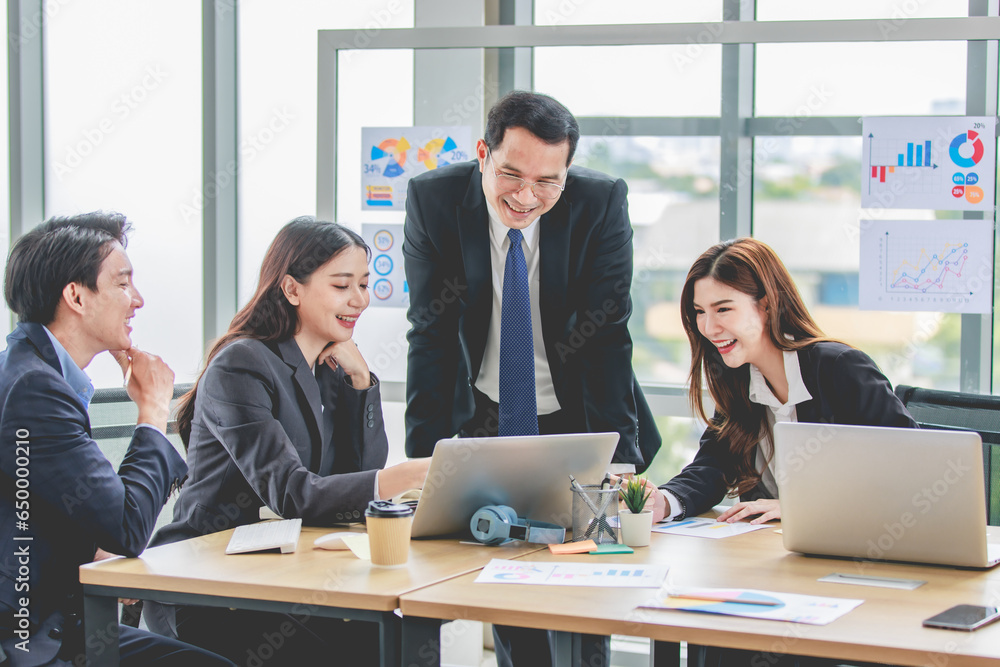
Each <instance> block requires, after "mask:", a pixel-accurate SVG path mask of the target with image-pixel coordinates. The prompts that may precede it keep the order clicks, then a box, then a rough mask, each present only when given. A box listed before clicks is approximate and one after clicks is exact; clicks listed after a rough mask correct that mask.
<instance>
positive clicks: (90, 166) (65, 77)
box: [39, 0, 203, 387]
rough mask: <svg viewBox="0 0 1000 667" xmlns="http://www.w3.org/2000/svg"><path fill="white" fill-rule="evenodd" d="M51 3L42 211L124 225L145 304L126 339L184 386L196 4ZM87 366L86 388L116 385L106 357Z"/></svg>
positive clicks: (195, 119) (195, 250) (197, 149)
mask: <svg viewBox="0 0 1000 667" xmlns="http://www.w3.org/2000/svg"><path fill="white" fill-rule="evenodd" d="M51 6H52V7H58V11H52V12H50V13H48V14H46V16H45V53H44V63H45V212H46V215H48V216H51V215H70V214H74V213H82V212H87V211H93V210H98V209H102V210H114V211H119V212H121V213H124V214H125V215H126V216H127V217H128V218H129V219H130V220H131V221H132V223H133V225H134V231H133V233H132V236H131V239H130V243H129V246H128V253H129V256H130V258H131V260H132V263H133V265H134V266H135V284H136V286H137V287H138V289H139V291H140V292H141V293H142V295H143V297H144V298H145V300H146V305H145V306H144V307H143V308H142V309H141V310H140V311H139V313H138V314H137V316H136V318H135V319H134V320H133V322H134V325H133V326H134V332H133V334H132V340H133V342H134V343H135V345H136V346H138V347H139V348H141V349H145V350H149V351H151V352H154V353H156V354H159V355H160V356H162V357H163V359H164V360H165V361H166V362H167V363H168V364H169V365H170V367H171V368H173V370H174V372H175V373H176V375H177V381H178V382H189V381H191V380H192V379H193V378H194V377H195V373H196V372H197V370H198V365H199V364H200V362H201V358H202V324H201V312H202V306H201V302H202V263H201V222H202V215H201V206H202V204H201V202H202V201H203V199H202V195H203V193H202V192H201V187H200V183H201V103H200V101H201V49H200V48H198V45H200V44H201V3H200V2H198V1H197V0H177V1H175V2H169V3H152V4H150V3H136V2H128V1H127V0H99V1H98V0H94V1H93V2H88V3H51ZM182 45H183V46H182ZM192 45H193V46H192ZM39 222H40V221H39ZM87 372H88V374H89V375H90V376H91V378H92V379H93V381H94V384H95V385H96V386H98V387H100V386H116V385H118V386H120V385H121V381H122V379H121V369H120V368H118V366H117V364H116V363H115V362H114V360H113V359H112V358H111V357H110V355H98V357H97V358H96V359H95V360H94V363H92V364H91V365H90V366H89V367H88V368H87Z"/></svg>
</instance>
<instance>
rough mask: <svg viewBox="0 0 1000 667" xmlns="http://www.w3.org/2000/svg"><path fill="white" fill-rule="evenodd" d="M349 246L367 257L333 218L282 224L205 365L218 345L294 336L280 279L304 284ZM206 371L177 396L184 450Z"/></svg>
mask: <svg viewBox="0 0 1000 667" xmlns="http://www.w3.org/2000/svg"><path fill="white" fill-rule="evenodd" d="M351 247H354V248H364V250H365V253H366V254H368V256H369V257H371V251H370V250H369V249H368V246H367V245H366V244H365V241H364V239H362V238H361V237H360V236H359V235H358V234H357V233H356V232H354V231H352V230H350V229H348V228H347V227H344V226H343V225H338V224H337V223H335V222H320V221H317V220H316V219H315V218H312V217H301V218H295V219H294V220H292V221H291V222H289V223H288V224H287V225H285V226H284V227H282V228H281V231H279V232H278V235H277V236H276V237H274V241H272V242H271V245H270V247H268V249H267V252H266V253H265V254H264V261H263V262H262V263H261V266H260V277H259V278H258V279H257V291H256V292H254V295H253V296H252V297H250V301H249V302H248V303H247V305H245V306H243V308H242V309H241V310H240V312H238V313H236V316H235V317H233V321H232V322H230V323H229V329H228V330H227V331H226V333H224V334H223V335H222V337H220V338H219V339H218V340H216V341H215V343H214V344H213V345H212V347H211V350H210V351H209V353H208V357H207V358H206V360H205V367H206V368H207V367H208V365H209V364H210V363H212V359H214V358H215V355H216V354H218V353H219V351H220V350H221V349H222V348H224V347H225V346H226V345H229V344H230V343H232V342H233V341H234V340H237V339H240V338H252V339H255V340H261V341H264V342H272V341H284V340H287V339H289V338H291V337H292V336H294V335H295V333H296V332H297V331H298V326H299V316H298V312H297V311H296V310H295V306H293V305H292V304H290V303H289V302H288V299H287V298H285V294H284V292H282V291H281V281H282V280H283V279H284V277H285V276H286V275H289V276H291V277H292V278H295V280H296V281H298V282H299V283H303V284H305V283H307V282H309V278H310V276H312V274H313V272H315V271H316V269H318V268H319V267H321V266H323V265H324V264H326V263H327V262H328V261H330V260H331V259H332V258H333V257H335V256H337V255H339V254H340V253H341V252H343V251H344V250H345V249H347V248H351ZM204 375H205V371H204V369H203V370H202V372H201V374H200V375H199V376H198V381H197V382H196V383H195V385H194V387H193V388H192V389H191V391H189V392H187V393H186V394H184V395H183V396H181V398H180V401H179V402H178V404H177V430H178V432H179V433H180V435H181V440H182V441H183V442H184V447H185V449H186V448H187V446H188V441H189V440H190V438H191V421H192V420H193V419H194V401H195V397H196V396H197V395H198V385H199V384H200V383H201V378H202V376H204Z"/></svg>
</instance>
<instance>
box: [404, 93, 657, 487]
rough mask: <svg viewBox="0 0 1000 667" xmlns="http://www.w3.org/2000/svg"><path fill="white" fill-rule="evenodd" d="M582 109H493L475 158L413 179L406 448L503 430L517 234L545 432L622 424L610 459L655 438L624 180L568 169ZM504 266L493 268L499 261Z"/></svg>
mask: <svg viewBox="0 0 1000 667" xmlns="http://www.w3.org/2000/svg"><path fill="white" fill-rule="evenodd" d="M579 136H580V133H579V128H578V126H577V122H576V119H575V118H573V116H572V114H570V112H569V111H568V110H566V108H565V107H564V106H563V105H561V104H560V103H559V102H557V101H555V100H554V99H552V98H550V97H547V96H545V95H538V94H534V93H526V92H514V93H511V94H509V95H507V96H505V97H504V98H503V99H501V100H500V101H499V102H497V104H496V105H495V106H494V107H493V109H491V111H490V114H489V119H488V122H487V127H486V134H485V138H483V139H481V140H479V142H478V144H477V146H476V152H477V156H476V157H477V159H476V160H475V161H472V162H467V163H462V164H457V165H454V166H449V167H444V168H441V169H436V170H434V171H431V172H428V173H427V174H424V175H422V176H420V177H418V178H415V179H413V180H412V181H410V184H409V190H408V193H407V199H406V224H405V227H404V236H405V238H404V243H403V257H404V261H405V268H406V279H407V285H408V289H409V293H410V308H409V312H408V317H409V320H410V323H411V325H412V326H411V330H410V332H409V334H408V336H407V338H408V341H409V356H408V369H407V382H406V393H407V408H406V453H407V455H408V456H430V454H431V452H432V451H433V448H434V444H435V443H436V442H437V441H438V440H440V439H442V438H449V437H452V436H453V435H455V434H460V435H463V436H482V435H496V434H497V428H498V415H499V408H498V403H499V397H498V392H497V385H498V379H497V373H498V371H497V366H498V357H499V348H500V344H499V335H500V334H499V330H500V314H501V292H502V288H501V279H500V278H499V276H500V275H502V271H503V261H504V260H503V257H502V254H501V253H502V252H505V250H504V249H506V248H507V247H508V246H509V241H508V240H507V239H506V237H504V236H503V234H505V233H506V230H508V229H518V230H521V231H522V232H523V237H524V244H525V250H526V252H525V258H526V260H527V262H526V263H527V268H528V275H529V280H530V281H531V301H532V327H531V329H532V333H533V344H534V347H535V355H534V356H535V375H536V377H535V387H536V393H537V413H538V429H539V432H541V433H574V432H590V433H594V432H602V431H611V432H618V433H619V434H620V440H619V443H618V449H617V451H616V453H615V456H614V462H615V463H622V464H632V465H634V466H635V468H636V470H638V471H640V472H641V471H642V470H644V469H645V468H646V467H647V466H648V465H649V464H650V462H651V461H652V459H653V457H654V456H655V455H656V452H657V450H658V449H659V447H660V436H659V433H658V431H657V430H656V426H655V423H654V422H653V416H652V414H651V412H650V410H649V406H648V405H647V404H646V400H645V398H644V396H643V394H642V391H641V390H640V388H639V384H638V382H637V381H636V379H635V374H634V373H633V371H632V339H631V336H630V335H629V331H628V320H629V316H630V315H631V313H632V302H631V299H630V296H629V289H630V287H631V283H632V227H631V224H630V223H629V218H628V205H627V202H626V195H627V191H628V189H627V187H626V185H625V182H624V181H622V180H621V179H614V178H611V177H608V176H606V175H604V174H601V173H598V172H596V171H592V170H589V169H583V168H578V167H572V168H571V167H570V164H571V162H572V159H573V153H574V151H575V149H576V143H577V140H578V139H579ZM498 265H499V266H498Z"/></svg>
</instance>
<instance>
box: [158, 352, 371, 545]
mask: <svg viewBox="0 0 1000 667" xmlns="http://www.w3.org/2000/svg"><path fill="white" fill-rule="evenodd" d="M372 378H373V382H374V386H372V387H368V388H363V389H356V388H354V387H352V386H351V385H350V384H349V383H348V381H347V379H346V376H345V375H344V373H343V371H341V370H339V369H338V370H336V371H334V370H331V369H330V368H329V367H327V366H326V365H323V366H320V368H319V369H318V371H317V372H316V375H315V376H314V375H313V372H312V371H311V370H310V369H309V365H308V364H307V363H306V360H305V358H304V357H303V356H302V352H301V351H300V350H299V347H298V345H297V344H296V343H295V341H294V340H293V339H289V340H286V341H283V342H280V343H262V342H260V341H257V340H248V339H244V340H237V341H234V342H233V343H231V344H230V345H228V346H226V347H225V348H224V349H223V350H222V351H221V352H219V354H217V355H216V357H215V358H214V359H213V360H212V362H211V363H210V364H209V365H208V368H207V369H206V370H205V374H204V375H203V376H202V378H201V382H200V383H199V385H198V395H197V398H196V399H195V414H194V419H193V421H192V424H191V439H190V443H189V447H188V455H187V456H188V458H187V461H188V468H189V469H190V473H189V477H188V480H187V483H186V484H185V485H184V488H183V489H182V491H181V494H180V496H179V497H178V499H177V503H176V505H174V520H173V523H171V524H169V525H167V526H165V527H163V528H162V529H160V530H159V531H158V532H157V534H156V535H155V536H154V537H153V540H152V542H151V543H150V544H151V545H157V544H166V543H170V542H176V541H179V540H183V539H186V538H189V537H194V536H196V535H205V534H208V533H214V532H218V531H220V530H225V529H227V528H232V527H234V526H239V525H242V524H246V523H253V522H255V521H257V520H258V511H259V509H260V507H261V506H262V505H266V506H267V507H269V508H270V509H271V510H273V511H274V512H277V513H278V514H280V515H281V516H283V517H285V518H295V517H301V518H302V519H303V522H304V523H305V524H307V525H314V526H325V525H330V524H333V523H339V522H344V521H358V520H361V518H362V517H363V516H364V510H365V507H366V506H367V504H368V501H370V500H372V498H373V495H374V490H375V475H376V473H377V471H378V470H379V469H380V468H382V466H384V465H385V461H386V456H387V454H388V442H387V439H386V435H385V427H384V424H383V421H382V404H381V398H380V395H379V387H378V381H377V379H375V376H374V375H373V376H372Z"/></svg>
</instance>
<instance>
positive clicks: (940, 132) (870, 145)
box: [861, 116, 996, 212]
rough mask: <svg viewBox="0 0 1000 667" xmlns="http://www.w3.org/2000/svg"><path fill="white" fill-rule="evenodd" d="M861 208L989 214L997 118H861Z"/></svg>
mask: <svg viewBox="0 0 1000 667" xmlns="http://www.w3.org/2000/svg"><path fill="white" fill-rule="evenodd" d="M862 136H863V138H864V141H863V144H862V145H863V154H862V157H861V207H862V208H921V209H927V208H930V209H938V210H953V211H989V212H992V211H993V203H994V201H995V194H996V193H995V191H994V190H995V184H996V176H995V174H996V118H995V117H987V116H936V117H935V116H931V117H920V118H917V117H894V118H889V117H879V118H863V119H862Z"/></svg>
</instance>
